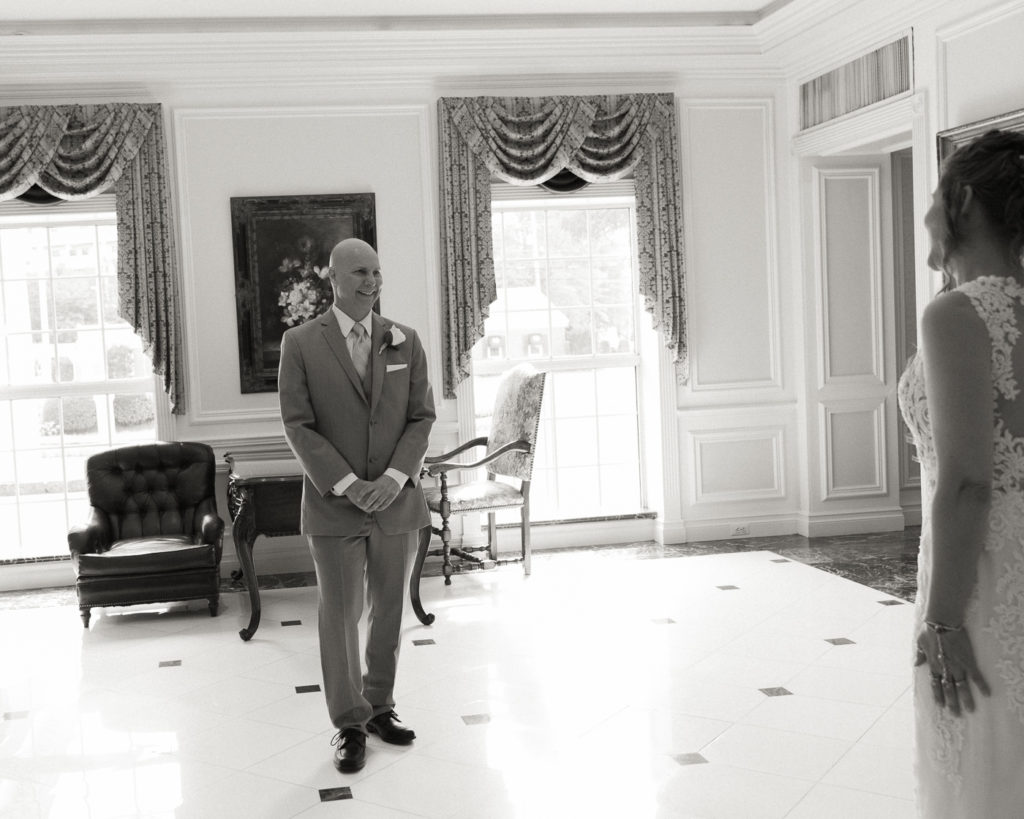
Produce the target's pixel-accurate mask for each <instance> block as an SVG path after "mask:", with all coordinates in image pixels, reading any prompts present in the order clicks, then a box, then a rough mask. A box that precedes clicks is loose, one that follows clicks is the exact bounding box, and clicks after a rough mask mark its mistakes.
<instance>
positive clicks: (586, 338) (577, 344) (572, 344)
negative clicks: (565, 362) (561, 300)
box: [564, 310, 594, 355]
mask: <svg viewBox="0 0 1024 819" xmlns="http://www.w3.org/2000/svg"><path fill="white" fill-rule="evenodd" d="M565 319H566V324H565V344H564V350H565V354H566V355H591V354H592V353H593V352H594V337H593V333H594V327H593V321H594V317H593V314H592V313H591V312H590V310H566V311H565Z"/></svg>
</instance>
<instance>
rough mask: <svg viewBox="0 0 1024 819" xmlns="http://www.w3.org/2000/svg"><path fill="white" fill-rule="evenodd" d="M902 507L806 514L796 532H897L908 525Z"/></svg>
mask: <svg viewBox="0 0 1024 819" xmlns="http://www.w3.org/2000/svg"><path fill="white" fill-rule="evenodd" d="M908 525H909V524H908V522H907V516H906V514H905V513H904V512H903V510H902V509H874V510H869V511H865V512H854V513H845V514H835V515H824V514H821V515H806V516H804V517H803V518H802V519H801V520H800V529H799V530H798V532H797V534H801V535H804V536H805V537H834V536H836V535H866V534H871V533H874V532H899V531H902V530H903V529H905V528H906V527H907V526H908Z"/></svg>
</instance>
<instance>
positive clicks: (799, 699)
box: [0, 552, 914, 819]
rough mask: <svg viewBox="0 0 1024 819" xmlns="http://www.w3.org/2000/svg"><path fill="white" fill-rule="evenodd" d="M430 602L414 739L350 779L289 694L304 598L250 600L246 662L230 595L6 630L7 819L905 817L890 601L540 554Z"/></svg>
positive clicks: (901, 697) (696, 561) (311, 702)
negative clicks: (218, 606)
mask: <svg viewBox="0 0 1024 819" xmlns="http://www.w3.org/2000/svg"><path fill="white" fill-rule="evenodd" d="M733 587H735V588H733ZM423 594H424V603H425V606H426V608H427V610H428V611H433V612H435V613H436V614H437V621H436V622H435V624H434V625H433V626H431V627H425V626H421V625H420V624H419V622H418V621H417V620H416V619H415V618H414V617H413V616H412V614H411V612H410V613H408V615H407V622H406V629H405V634H404V645H403V655H402V662H401V667H400V672H399V681H398V692H397V699H398V706H397V710H398V713H399V715H400V716H401V718H402V720H403V721H404V722H406V723H407V724H408V725H410V726H411V727H413V728H414V729H415V730H416V731H417V733H418V739H417V740H416V742H415V743H414V744H413V745H412V746H411V747H409V748H396V747H394V746H386V745H383V744H382V743H381V742H380V741H379V740H378V739H377V738H375V737H371V738H370V741H369V745H368V760H367V765H366V767H365V768H364V769H363V770H362V771H361V772H359V773H358V774H355V775H342V774H339V773H337V772H336V771H335V770H334V768H333V766H332V764H331V753H332V748H331V746H330V744H329V743H330V739H331V737H332V735H333V733H334V731H333V729H332V728H331V726H330V724H329V723H328V722H327V717H326V709H325V706H324V703H323V695H322V694H321V693H319V692H313V693H297V692H296V687H297V686H308V685H317V684H319V683H320V682H321V679H320V667H319V659H318V648H317V637H316V590H315V589H312V588H300V589H284V590H276V591H267V592H264V593H263V598H262V599H263V620H262V625H261V627H260V630H259V631H258V632H257V634H256V636H255V637H254V638H253V640H252V641H251V642H249V643H243V642H242V641H241V640H240V639H239V638H238V635H237V632H238V629H239V628H240V627H241V626H242V625H244V624H245V622H247V620H248V599H247V597H245V596H243V595H241V594H228V595H225V596H223V597H222V613H221V615H220V616H219V617H217V618H215V619H213V618H210V617H209V615H208V614H207V612H206V609H205V604H192V605H189V606H184V605H176V606H172V607H170V608H169V609H167V610H163V611H160V612H141V611H136V612H133V613H129V614H120V613H117V611H118V610H106V611H102V610H98V611H96V612H94V615H93V624H92V627H91V629H90V630H89V631H85V630H83V629H82V627H81V622H80V621H79V619H78V615H77V610H76V609H75V608H73V607H56V608H48V609H26V610H15V611H3V612H0V658H2V666H0V816H3V817H16V818H17V819H30V818H34V817H48V818H49V817H57V818H59V819H64V817H68V819H79V817H89V819H101V818H104V819H105V818H106V817H111V818H113V817H149V818H150V819H156V818H157V817H161V818H162V817H175V819H188V818H191V817H203V818H204V819H206V818H207V817H245V819H258V818H259V817H267V819H285V818H286V817H293V816H301V817H307V818H308V819H312V817H358V818H359V819H378V817H392V818H394V817H454V818H455V819H503V817H526V818H528V819H546V817H558V818H559V819H564V818H565V817H586V818H587V819H590V818H591V817H627V818H628V819H642V818H643V817H673V819H675V818H676V817H679V818H680V819H685V818H687V817H693V818H695V817H704V818H706V819H711V818H712V817H724V818H725V819H758V817H764V819H781V817H787V819H831V817H851V818H852V817H856V819H873V817H884V819H901V818H902V817H911V816H912V815H913V813H914V811H913V781H912V771H911V704H910V693H909V682H910V667H909V661H910V647H909V646H910V631H911V614H912V612H911V606H910V605H909V604H906V603H903V604H901V605H884V604H883V603H882V602H880V601H890V602H893V601H896V598H892V597H889V596H887V595H885V594H883V593H881V592H878V591H874V590H872V589H870V588H867V587H866V586H861V585H859V584H857V583H854V582H852V581H850V580H845V579H842V578H840V577H837V576H835V575H831V574H828V573H826V572H823V571H821V570H818V569H815V568H813V567H811V566H807V565H804V564H801V563H797V562H792V561H786V562H779V557H778V555H775V554H773V553H771V552H748V553H741V554H728V555H709V556H699V557H684V558H672V559H660V560H631V559H627V558H623V559H594V558H593V557H592V556H589V555H587V554H580V555H573V554H563V555H551V556H545V555H539V556H537V557H535V562H534V573H533V576H532V577H530V578H523V576H522V574H521V573H520V571H519V569H518V568H515V567H508V568H505V569H502V570H499V571H497V572H490V573H482V574H473V575H464V576H457V577H456V578H454V581H453V585H452V586H450V587H448V588H446V587H444V586H443V585H442V581H441V579H440V578H427V579H425V580H424V582H423ZM290 620H301V625H292V626H281V622H282V621H290ZM840 638H845V640H842V639H840ZM414 641H432V642H426V643H424V644H417V643H416V642H414ZM830 641H838V644H837V643H834V642H830ZM845 641H852V642H845ZM337 788H349V789H350V792H347V793H345V794H344V796H345V797H347V798H343V799H335V800H330V801H322V794H323V791H326V790H330V789H337Z"/></svg>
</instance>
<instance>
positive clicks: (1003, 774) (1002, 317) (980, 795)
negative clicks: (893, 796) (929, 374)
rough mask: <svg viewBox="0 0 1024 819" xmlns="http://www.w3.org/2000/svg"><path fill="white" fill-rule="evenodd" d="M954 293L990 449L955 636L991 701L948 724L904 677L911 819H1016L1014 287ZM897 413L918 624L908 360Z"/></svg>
mask: <svg viewBox="0 0 1024 819" xmlns="http://www.w3.org/2000/svg"><path fill="white" fill-rule="evenodd" d="M956 292H958V293H961V294H963V295H964V296H966V297H967V298H968V299H969V300H970V302H971V304H972V305H973V307H974V309H975V311H976V312H977V314H978V316H979V317H980V318H981V319H982V320H983V321H984V323H985V326H986V328H987V329H988V335H989V339H990V341H991V348H992V350H991V356H992V358H991V360H992V382H993V384H992V401H993V407H994V430H993V432H994V441H993V458H992V487H993V493H992V505H991V510H990V512H989V521H988V531H987V533H986V538H985V548H984V550H983V551H982V553H981V556H980V558H979V565H978V581H977V584H976V586H975V589H974V592H973V594H972V597H971V601H970V603H969V605H968V611H967V617H966V621H965V626H966V627H967V629H968V633H969V634H970V636H971V640H972V642H973V644H974V649H975V654H976V657H977V660H978V666H979V668H980V669H981V672H982V674H984V675H985V678H986V680H987V681H988V683H989V685H990V687H991V688H992V695H991V696H990V697H981V696H978V697H976V701H977V709H976V710H975V711H974V712H973V713H970V714H965V715H964V716H961V717H953V716H951V715H950V714H949V712H948V711H947V710H945V709H941V708H938V707H937V706H936V705H935V703H934V701H933V699H932V695H931V691H930V684H929V683H930V677H929V674H930V671H929V669H928V667H927V665H924V666H919V667H917V668H915V670H914V698H915V709H914V710H915V716H916V740H917V747H916V762H915V764H916V773H917V787H918V794H917V796H918V810H919V814H920V816H922V817H926V819H946V818H947V817H948V818H949V819H952V818H953V817H957V818H958V819H968V818H970V819H974V818H975V817H978V819H981V817H990V818H991V819H1003V817H1006V819H1010V817H1020V816H1024V807H1022V806H1024V402H1020V403H1019V404H1018V402H1017V398H1018V396H1019V394H1020V389H1019V386H1018V385H1019V383H1020V382H1021V381H1022V380H1024V347H1021V346H1019V345H1018V341H1019V340H1020V337H1021V330H1020V329H1019V325H1020V324H1021V323H1022V322H1024V285H1022V284H1021V283H1020V282H1018V281H1017V280H1016V279H1012V278H999V277H982V278H978V279H975V280H974V281H971V282H968V283H966V284H964V285H962V286H960V287H959V288H957V290H956ZM899 401H900V408H901V410H902V412H903V418H904V420H905V421H906V423H907V426H908V428H909V429H910V431H911V435H912V436H913V439H914V443H915V445H916V447H917V452H918V458H919V459H920V462H921V475H922V480H921V490H922V491H921V508H922V523H921V547H920V552H919V556H918V594H917V602H916V612H917V622H918V624H920V622H921V621H922V620H923V618H924V611H925V610H926V608H927V604H928V600H927V594H928V586H929V577H930V572H931V561H932V536H931V514H930V512H931V508H930V507H931V497H932V493H933V491H934V488H935V475H936V456H935V445H934V440H933V437H932V431H931V423H930V419H929V415H928V403H927V399H926V396H925V381H924V359H923V354H922V353H920V352H919V353H918V354H917V355H916V356H915V357H914V358H913V359H911V361H910V363H909V364H908V366H907V369H906V371H905V372H904V373H903V376H902V378H901V379H900V384H899Z"/></svg>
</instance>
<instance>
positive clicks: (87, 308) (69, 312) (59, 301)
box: [53, 278, 100, 330]
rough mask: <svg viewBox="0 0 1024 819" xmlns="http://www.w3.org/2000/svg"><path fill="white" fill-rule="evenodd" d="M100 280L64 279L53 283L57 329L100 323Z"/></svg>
mask: <svg viewBox="0 0 1024 819" xmlns="http://www.w3.org/2000/svg"><path fill="white" fill-rule="evenodd" d="M98 281H99V280H98V279H95V278H92V279H81V278H74V279H62V280H59V281H55V282H54V283H53V302H54V312H55V317H56V320H57V325H56V326H57V329H59V330H66V329H71V328H77V327H95V326H97V325H98V324H99V323H100V303H99V294H98V293H97V292H96V285H97V282H98Z"/></svg>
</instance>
